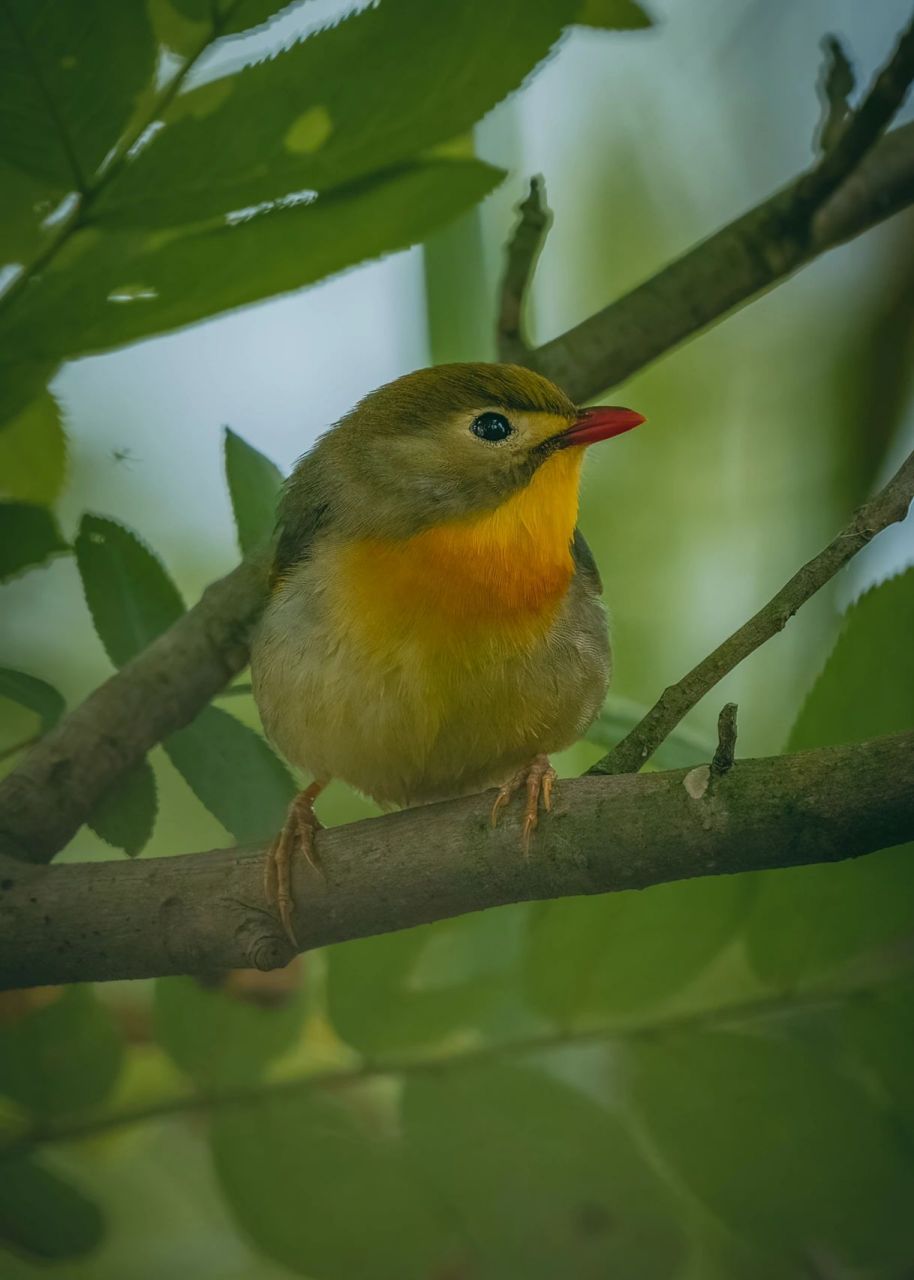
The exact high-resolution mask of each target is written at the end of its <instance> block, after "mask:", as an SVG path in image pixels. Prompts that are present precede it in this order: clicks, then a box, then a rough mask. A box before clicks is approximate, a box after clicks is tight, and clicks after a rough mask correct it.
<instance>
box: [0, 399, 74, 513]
mask: <svg viewBox="0 0 914 1280" xmlns="http://www.w3.org/2000/svg"><path fill="white" fill-rule="evenodd" d="M66 469H67V441H66V437H65V435H64V432H63V424H62V423H61V421H60V409H59V406H58V404H57V401H56V400H55V399H54V397H53V396H52V395H51V394H50V392H48V391H42V392H41V393H40V394H39V395H38V396H37V397H36V398H35V399H34V400H32V401H31V403H30V404H28V405H27V406H26V407H25V408H24V409H23V410H22V411H21V412H20V413H18V414H16V416H15V417H14V418H12V419H11V420H10V421H9V422H8V423H7V424H6V426H5V427H4V429H3V430H2V431H0V496H2V497H4V498H14V499H16V500H17V501H19V502H34V503H39V504H41V505H43V506H47V505H50V504H51V503H52V502H54V500H55V498H57V496H58V495H59V493H60V490H61V488H62V487H63V480H64V475H65V473H66Z"/></svg>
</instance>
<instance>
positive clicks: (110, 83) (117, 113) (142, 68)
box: [0, 0, 156, 191]
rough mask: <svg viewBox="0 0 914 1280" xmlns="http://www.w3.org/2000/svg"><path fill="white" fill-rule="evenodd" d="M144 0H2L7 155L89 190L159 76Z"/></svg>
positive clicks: (1, 125) (0, 133)
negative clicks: (70, 1) (148, 86)
mask: <svg viewBox="0 0 914 1280" xmlns="http://www.w3.org/2000/svg"><path fill="white" fill-rule="evenodd" d="M155 57H156V47H155V41H154V40H153V37H152V30H151V28H150V26H149V21H148V18H147V16H146V6H145V4H144V3H142V0H119V2H118V3H115V4H112V3H110V0H80V2H79V4H63V5H61V4H59V3H57V2H56V0H6V2H5V4H4V5H3V7H2V8H0V155H2V156H3V157H4V158H5V159H6V160H8V161H9V162H10V163H11V164H14V165H17V166H18V167H19V168H20V169H23V170H24V171H25V172H26V173H31V174H34V175H35V176H36V177H39V178H43V179H47V180H48V181H51V182H54V183H58V184H61V185H63V187H64V189H65V190H67V191H73V190H85V188H86V186H87V184H88V181H89V180H90V179H91V177H92V176H93V175H94V174H95V172H96V170H97V169H98V168H99V166H100V165H101V163H102V161H103V160H104V158H105V156H106V155H107V154H108V152H109V151H110V149H111V148H112V147H113V146H114V144H115V143H116V142H117V140H118V138H119V137H120V134H121V131H122V130H123V128H124V126H125V125H126V123H127V121H128V119H129V117H130V115H131V113H132V111H133V109H134V107H135V105H136V102H137V99H138V97H139V94H140V91H141V90H142V89H143V88H144V86H145V85H146V82H147V81H148V80H149V79H150V78H151V76H152V73H153V69H154V66H155Z"/></svg>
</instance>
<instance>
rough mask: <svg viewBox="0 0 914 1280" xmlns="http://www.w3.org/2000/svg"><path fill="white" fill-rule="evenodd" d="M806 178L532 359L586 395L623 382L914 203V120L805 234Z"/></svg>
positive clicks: (577, 395)
mask: <svg viewBox="0 0 914 1280" xmlns="http://www.w3.org/2000/svg"><path fill="white" fill-rule="evenodd" d="M801 181H802V178H800V179H797V180H796V181H795V182H793V183H791V185H790V186H789V187H787V188H785V189H784V190H782V191H780V192H778V193H777V194H775V195H774V196H772V197H770V198H769V199H768V200H766V201H765V202H764V203H763V204H761V205H757V206H756V208H754V209H751V210H750V211H749V212H748V213H745V214H743V216H742V217H740V218H737V219H736V221H735V222H731V223H729V225H728V226H726V227H724V228H723V229H722V230H721V231H718V232H716V233H715V234H714V235H713V236H711V237H710V238H709V239H707V240H703V241H702V242H701V244H699V245H696V247H695V248H694V249H691V250H689V252H688V253H686V254H684V255H683V256H682V257H681V258H677V259H676V261H675V262H672V263H671V264H670V265H669V266H668V267H664V268H663V270H662V271H659V272H658V273H657V274H656V275H655V276H652V277H651V279H650V280H647V281H646V282H645V283H644V284H641V285H638V287H637V288H635V289H633V290H632V291H631V292H630V293H627V294H625V295H624V296H623V297H621V298H619V299H618V300H617V301H616V302H613V303H610V305H609V306H608V307H604V308H603V310H602V311H597V312H596V313H595V314H594V315H592V316H589V317H588V318H587V319H586V320H583V321H582V322H581V323H580V324H578V325H575V326H574V327H573V328H571V329H568V330H566V332H565V333H563V334H560V335H559V336H558V337H557V338H553V339H552V340H551V341H550V342H546V343H544V344H543V345H542V346H540V347H537V348H536V350H535V351H533V352H531V354H530V357H529V359H528V360H527V361H526V363H528V364H529V365H531V367H532V368H534V369H537V370H538V371H539V372H540V373H543V374H545V375H546V377H548V378H552V380H553V381H554V382H557V383H558V384H559V386H560V387H562V388H563V390H565V391H567V393H568V394H569V395H570V396H571V397H572V399H574V400H577V401H579V402H583V401H586V400H590V399H593V397H594V396H597V395H600V394H602V393H603V392H604V391H606V390H608V389H609V388H611V387H615V386H617V385H618V384H619V383H620V382H624V381H625V379H626V378H630V377H631V376H632V374H635V373H637V372H639V370H641V369H643V368H645V366H647V365H649V364H650V363H651V362H652V361H653V360H656V359H657V357H658V356H661V355H663V354H665V353H666V352H667V351H670V350H672V349H673V348H674V347H677V346H678V345H679V344H680V343H681V342H683V341H684V340H685V339H686V338H690V337H693V336H694V335H695V334H697V333H700V332H701V331H702V330H703V329H706V328H707V327H708V326H709V325H710V324H712V323H713V322H714V321H716V320H720V319H721V318H722V317H723V316H726V315H728V314H729V313H730V312H732V311H733V310H734V309H735V308H736V307H738V306H739V305H740V304H741V303H744V302H748V301H749V300H750V299H751V298H755V297H757V296H758V295H759V294H760V293H762V292H764V291H765V290H766V289H769V288H770V287H771V286H772V285H774V284H779V283H780V282H781V281H783V280H785V279H787V278H788V277H789V276H791V275H793V273H794V272H795V271H797V270H798V269H799V268H800V267H803V266H805V265H806V264H807V263H809V262H811V261H812V260H813V259H814V258H817V257H819V255H820V254H822V253H825V252H826V251H827V250H828V249H833V248H835V247H836V246H837V245H839V244H843V243H844V242H845V241H846V240H850V239H852V238H853V237H854V236H857V235H860V234H861V232H863V231H867V230H868V229H869V228H870V227H872V226H875V225H876V224H877V223H879V222H883V221H885V219H886V218H889V217H891V216H892V215H893V214H895V213H898V212H899V211H900V210H901V209H904V208H906V207H907V206H908V205H910V204H911V203H912V202H914V124H907V125H903V126H902V127H901V128H899V129H894V130H893V131H892V132H891V133H889V134H887V135H886V136H885V137H884V138H883V139H882V140H881V141H880V142H879V143H877V145H876V146H875V147H874V148H873V150H872V151H871V152H870V154H869V155H868V156H867V157H866V159H865V160H864V161H863V163H862V164H860V166H859V167H858V168H857V169H856V170H855V171H854V173H853V174H852V175H851V176H850V177H849V178H848V179H847V181H846V182H845V183H844V184H843V185H842V186H840V187H839V188H838V189H837V191H835V193H834V194H833V195H832V196H831V197H830V198H829V199H828V200H827V201H826V203H825V204H823V206H822V207H821V208H820V209H819V211H818V212H817V213H816V214H815V215H814V217H813V218H812V222H811V225H810V229H809V234H808V235H805V236H804V235H798V234H797V233H796V231H791V230H790V229H789V228H788V227H786V226H785V223H784V220H783V211H784V209H785V208H787V207H789V204H790V197H791V194H792V193H793V192H794V191H795V190H796V188H797V186H798V184H799V183H800V182H801Z"/></svg>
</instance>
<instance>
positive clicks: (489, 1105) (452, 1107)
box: [403, 1066, 682, 1280]
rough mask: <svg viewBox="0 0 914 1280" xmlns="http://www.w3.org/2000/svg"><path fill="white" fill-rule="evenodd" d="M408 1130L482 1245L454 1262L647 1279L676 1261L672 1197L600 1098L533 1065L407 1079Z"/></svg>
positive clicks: (502, 1272) (470, 1271) (489, 1269)
mask: <svg viewBox="0 0 914 1280" xmlns="http://www.w3.org/2000/svg"><path fill="white" fill-rule="evenodd" d="M403 1112H404V1131H405V1136H406V1141H407V1144H408V1146H409V1147H410V1149H411V1150H412V1152H413V1153H414V1155H415V1158H416V1160H417V1163H418V1165H419V1167H420V1169H421V1170H422V1172H423V1174H424V1176H425V1178H427V1180H428V1182H429V1184H430V1185H432V1186H434V1187H435V1188H436V1189H437V1190H438V1192H439V1193H440V1194H441V1195H442V1196H443V1198H444V1199H445V1201H446V1203H447V1206H448V1210H449V1211H450V1213H451V1215H452V1217H453V1218H454V1219H455V1220H456V1221H457V1222H460V1223H461V1224H462V1225H463V1235H464V1238H465V1240H466V1242H467V1244H466V1247H467V1248H468V1249H472V1250H473V1252H474V1253H475V1254H476V1257H474V1258H473V1259H472V1261H470V1262H469V1264H468V1265H467V1267H466V1270H465V1271H462V1270H460V1269H459V1268H457V1269H455V1274H466V1275H472V1276H474V1277H475V1276H479V1277H488V1278H490V1280H502V1278H503V1277H506V1276H517V1277H520V1276H523V1277H524V1280H536V1278H537V1277H542V1280H547V1278H548V1280H553V1278H554V1277H557V1276H574V1277H575V1280H588V1278H592V1280H603V1277H607V1276H618V1277H620V1278H621V1277H625V1280H639V1277H643V1278H644V1280H652V1278H654V1277H659V1276H672V1275H673V1274H675V1273H676V1270H677V1262H678V1261H679V1259H680V1255H681V1251H682V1238H681V1232H680V1230H679V1227H678V1226H677V1224H676V1221H675V1214H674V1205H673V1202H672V1197H671V1196H670V1194H669V1192H668V1191H667V1189H666V1188H665V1187H664V1185H663V1184H662V1182H661V1181H660V1179H659V1178H658V1177H657V1175H656V1174H655V1173H654V1172H653V1171H652V1169H651V1168H650V1166H649V1164H648V1163H647V1161H646V1160H645V1158H644V1156H643V1155H642V1153H641V1152H640V1151H639V1150H638V1147H637V1146H636V1144H635V1142H634V1141H633V1139H632V1137H631V1135H630V1134H629V1133H628V1132H627V1131H626V1129H625V1128H623V1126H622V1125H621V1124H620V1122H619V1121H618V1120H617V1119H616V1118H615V1117H613V1116H612V1115H610V1114H608V1113H607V1112H606V1111H605V1110H604V1109H603V1108H602V1107H600V1106H599V1105H597V1103H595V1102H593V1101H591V1100H590V1099H589V1098H586V1097H585V1096H583V1095H582V1094H580V1093H578V1092H576V1091H575V1090H573V1089H571V1088H569V1087H568V1086H567V1085H565V1084H560V1083H559V1082H558V1081H556V1080H553V1079H551V1078H549V1077H548V1076H545V1075H541V1074H539V1073H538V1072H534V1071H532V1070H523V1069H520V1068H517V1067H506V1066H482V1067H469V1068H466V1069H464V1068H458V1069H455V1070H451V1071H447V1072H446V1073H444V1074H440V1075H429V1076H425V1077H423V1076H421V1075H418V1076H414V1077H411V1078H409V1079H408V1081H407V1084H406V1089H405V1092H404V1098H403Z"/></svg>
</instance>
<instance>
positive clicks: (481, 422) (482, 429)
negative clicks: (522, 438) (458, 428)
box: [470, 413, 514, 444]
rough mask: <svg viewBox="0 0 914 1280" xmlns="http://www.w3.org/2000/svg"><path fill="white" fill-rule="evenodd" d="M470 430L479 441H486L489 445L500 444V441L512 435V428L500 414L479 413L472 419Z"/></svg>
mask: <svg viewBox="0 0 914 1280" xmlns="http://www.w3.org/2000/svg"><path fill="white" fill-rule="evenodd" d="M470 430H471V431H472V432H473V435H474V436H479V438H480V440H488V442H489V444H501V442H502V440H507V438H508V436H511V435H513V434H514V428H513V427H512V426H511V423H510V422H509V421H508V419H507V418H506V417H505V416H504V414H502V413H481V414H480V415H479V417H478V418H474V419H473V425H472V426H471V427H470Z"/></svg>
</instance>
